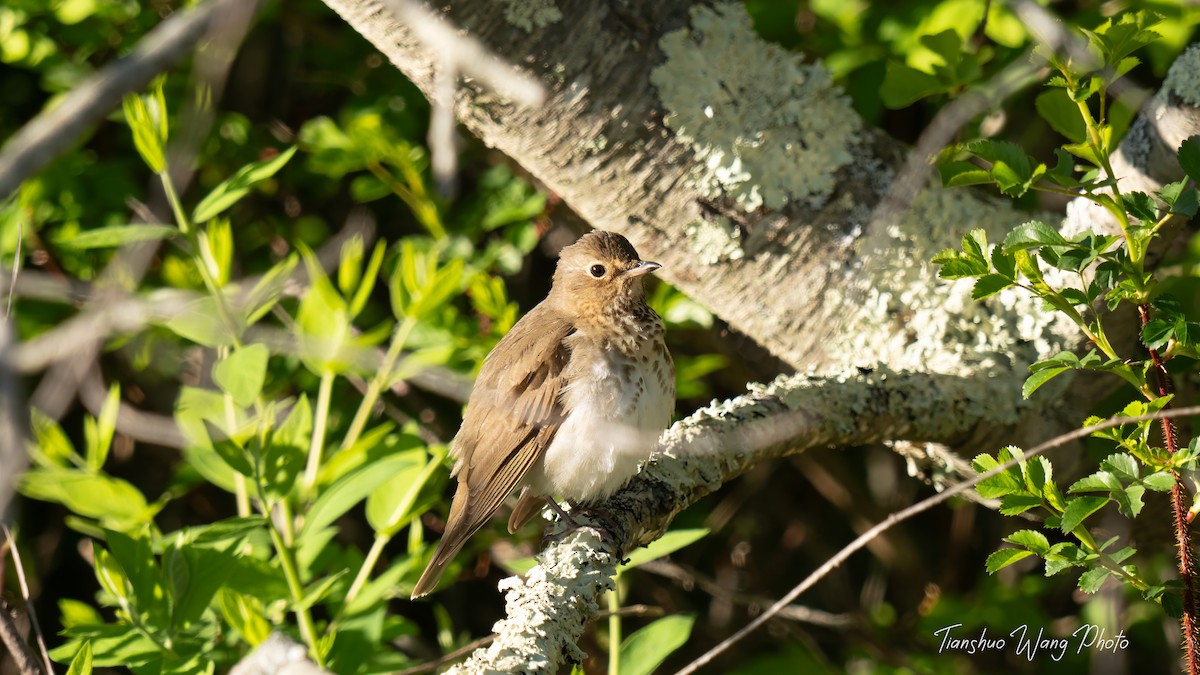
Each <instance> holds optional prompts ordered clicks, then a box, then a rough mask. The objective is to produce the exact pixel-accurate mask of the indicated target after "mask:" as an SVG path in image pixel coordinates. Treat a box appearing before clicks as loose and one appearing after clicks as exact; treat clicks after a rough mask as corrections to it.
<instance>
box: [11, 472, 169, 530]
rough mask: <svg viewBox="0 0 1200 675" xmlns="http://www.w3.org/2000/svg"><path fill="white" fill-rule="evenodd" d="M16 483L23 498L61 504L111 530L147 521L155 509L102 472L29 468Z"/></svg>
mask: <svg viewBox="0 0 1200 675" xmlns="http://www.w3.org/2000/svg"><path fill="white" fill-rule="evenodd" d="M19 486H20V490H21V493H22V494H24V495H25V496H27V497H31V498H33V499H40V500H42V501H47V502H56V503H59V504H62V505H64V506H66V507H67V508H68V509H70V510H71V511H73V512H74V513H77V514H79V515H81V516H84V517H86V518H95V519H97V520H100V521H101V522H103V523H105V524H106V525H108V526H110V527H113V528H114V529H127V528H128V527H131V526H134V525H136V524H139V523H146V522H149V520H150V519H151V518H152V517H153V515H154V513H155V512H156V511H157V508H154V509H151V508H150V506H149V505H148V504H147V503H146V498H145V497H144V496H143V495H142V493H141V492H140V491H138V489H137V488H135V487H134V486H132V485H130V484H129V483H128V482H126V481H124V480H121V479H119V478H112V477H110V476H107V475H104V474H91V473H85V472H83V471H74V470H64V469H51V470H33V471H27V472H25V473H24V474H23V475H22V476H21V478H20V483H19Z"/></svg>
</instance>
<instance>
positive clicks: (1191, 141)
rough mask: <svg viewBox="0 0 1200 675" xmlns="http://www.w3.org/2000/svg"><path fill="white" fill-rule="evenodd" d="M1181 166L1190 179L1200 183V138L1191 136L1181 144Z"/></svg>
mask: <svg viewBox="0 0 1200 675" xmlns="http://www.w3.org/2000/svg"><path fill="white" fill-rule="evenodd" d="M1179 166H1181V167H1183V171H1184V173H1186V174H1187V176H1188V178H1191V179H1192V181H1193V182H1196V183H1200V136H1189V137H1188V138H1186V139H1184V141H1183V143H1182V144H1180V146H1179Z"/></svg>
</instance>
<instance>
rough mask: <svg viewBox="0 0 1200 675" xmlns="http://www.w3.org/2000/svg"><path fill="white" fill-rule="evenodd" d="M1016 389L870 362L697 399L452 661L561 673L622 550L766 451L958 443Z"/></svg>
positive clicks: (488, 668) (575, 656)
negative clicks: (724, 397)
mask: <svg viewBox="0 0 1200 675" xmlns="http://www.w3.org/2000/svg"><path fill="white" fill-rule="evenodd" d="M1017 401H1020V396H1019V393H1018V392H1014V391H1011V390H1009V389H1008V385H1007V384H1005V383H1004V381H1002V380H988V379H980V380H972V379H962V378H952V377H947V376H936V375H928V374H903V373H891V372H886V371H873V372H865V373H860V372H856V373H855V374H853V375H850V376H847V377H812V376H799V375H798V376H790V377H784V378H780V379H778V380H776V381H775V382H774V383H772V384H770V385H767V386H757V387H755V388H754V389H753V390H752V391H751V392H750V393H748V394H746V395H744V396H741V397H738V398H736V399H733V400H730V401H726V402H723V403H719V404H714V405H713V406H710V407H708V408H704V409H701V410H699V411H697V412H696V413H694V414H693V415H692V416H690V417H688V418H687V419H685V420H683V421H681V422H679V423H677V424H675V425H674V426H673V427H672V428H671V429H669V430H668V431H667V432H666V434H665V435H664V436H663V439H662V443H661V452H660V453H659V454H656V455H655V457H654V458H653V459H651V461H650V462H648V463H647V464H646V465H645V466H644V467H643V469H642V471H641V472H640V473H639V474H638V475H637V477H635V478H634V480H633V481H632V482H631V483H630V484H629V485H628V486H627V487H626V488H625V489H624V490H622V491H620V492H618V493H617V494H616V495H614V496H613V497H612V498H611V499H609V500H608V501H607V502H605V503H603V504H600V505H597V506H594V507H591V508H585V509H583V511H582V517H581V519H582V520H584V521H585V522H590V523H592V524H594V525H595V527H594V528H584V529H581V530H578V531H575V532H573V533H571V534H570V535H568V536H566V537H564V538H563V539H561V540H560V541H558V542H556V543H552V544H551V545H549V546H548V547H547V549H546V550H545V551H544V552H543V553H542V555H541V556H540V557H539V564H538V565H537V566H536V567H534V568H533V569H532V570H531V571H530V572H529V573H528V574H527V575H526V576H525V577H524V578H521V577H511V578H508V579H505V580H504V581H502V582H501V584H500V588H501V590H503V591H506V596H505V598H506V612H505V613H506V618H505V619H503V620H501V621H500V622H498V623H497V624H496V626H495V628H494V630H495V631H496V634H497V635H496V639H495V641H494V642H493V643H492V644H491V645H489V646H488V647H486V648H482V649H480V650H478V651H476V652H475V654H474V655H473V656H472V657H471V659H470V660H468V661H467V662H466V663H464V664H461V665H460V666H458V668H457V669H456V671H454V672H463V673H482V672H495V671H503V672H548V673H553V672H557V671H558V668H559V666H560V665H562V664H563V663H564V662H567V661H578V660H580V659H581V658H582V657H583V656H584V655H583V654H582V653H581V652H580V650H579V647H578V646H577V642H578V639H579V637H580V635H581V634H582V633H583V629H584V627H585V626H586V624H587V622H588V620H589V619H590V618H591V617H593V616H595V614H596V613H597V612H598V611H599V609H600V606H601V603H600V600H601V595H602V594H603V593H604V591H605V590H607V589H609V588H612V579H613V575H614V573H615V572H616V567H617V565H618V564H619V562H620V561H621V559H622V557H623V556H624V555H625V554H626V553H628V552H629V551H631V550H632V549H634V548H636V547H638V546H643V545H645V544H648V543H650V542H651V541H653V540H654V539H656V538H657V537H658V536H660V535H661V534H662V533H663V532H664V531H666V529H667V527H668V526H669V525H670V522H671V520H672V519H673V518H674V516H675V514H677V513H679V512H680V511H682V510H683V509H685V508H687V507H688V506H689V505H691V504H692V503H694V502H695V501H696V500H698V499H700V498H701V497H703V496H704V495H706V494H709V493H710V492H712V491H713V490H716V489H717V488H718V487H720V486H721V485H722V484H723V483H725V482H726V481H729V480H731V479H733V478H735V477H736V476H738V475H740V474H742V473H743V472H745V471H746V470H748V469H749V468H750V467H752V466H754V465H755V464H757V463H759V462H763V461H767V460H769V459H773V458H776V457H780V456H783V455H787V454H794V453H798V452H802V451H804V450H808V449H812V448H821V447H826V446H847V445H858V444H866V443H873V442H877V441H879V440H881V439H884V438H905V439H911V440H924V441H938V442H945V443H952V444H960V443H962V442H964V441H965V439H967V438H970V436H971V434H972V432H973V430H974V428H975V426H976V425H977V424H979V423H980V422H984V421H990V420H993V419H997V418H1007V419H1009V420H1016V419H1017V418H1018V417H1019V416H1020V414H1021V410H1020V409H1019V405H1018V404H1017V403H1015V402H1017ZM997 406H1000V408H997ZM988 449H989V450H990V449H992V448H988Z"/></svg>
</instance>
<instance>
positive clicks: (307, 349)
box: [296, 248, 350, 374]
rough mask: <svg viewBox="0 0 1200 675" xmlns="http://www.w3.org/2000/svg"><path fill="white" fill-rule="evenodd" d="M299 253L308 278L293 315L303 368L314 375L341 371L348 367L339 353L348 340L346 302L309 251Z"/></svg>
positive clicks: (304, 249) (346, 361)
mask: <svg viewBox="0 0 1200 675" xmlns="http://www.w3.org/2000/svg"><path fill="white" fill-rule="evenodd" d="M300 252H301V254H302V255H303V257H304V263H305V266H306V267H307V268H308V276H309V288H308V292H307V293H305V294H304V299H303V300H301V301H300V309H299V310H298V311H297V313H296V329H297V330H298V331H299V333H300V350H301V352H300V353H301V355H302V356H301V358H302V360H303V361H304V365H305V367H307V368H308V369H309V370H311V371H312V372H314V373H316V374H321V373H323V372H325V371H326V370H332V371H334V372H338V371H341V370H344V369H346V368H347V367H348V366H349V360H348V357H347V356H346V355H345V354H343V351H344V347H345V345H346V341H347V340H348V339H349V338H350V318H349V315H348V314H347V311H346V301H345V300H343V299H342V296H341V295H339V294H338V292H337V290H336V289H335V288H334V287H333V284H332V283H331V282H330V281H329V277H328V276H326V275H325V271H324V270H322V269H321V264H320V263H319V262H318V261H317V258H316V256H314V255H313V253H312V251H310V250H309V249H307V248H301V249H300Z"/></svg>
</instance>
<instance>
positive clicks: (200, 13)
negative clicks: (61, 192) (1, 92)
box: [0, 0, 241, 198]
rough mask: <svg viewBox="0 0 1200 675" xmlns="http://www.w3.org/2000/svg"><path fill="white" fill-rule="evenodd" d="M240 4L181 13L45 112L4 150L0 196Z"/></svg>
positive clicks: (213, 2) (215, 1) (226, 0)
mask: <svg viewBox="0 0 1200 675" xmlns="http://www.w3.org/2000/svg"><path fill="white" fill-rule="evenodd" d="M239 4H241V0H209V2H206V3H204V4H202V5H200V6H199V7H196V8H194V9H190V10H185V11H180V12H178V13H176V14H174V15H173V16H171V17H170V18H168V19H167V20H165V21H163V22H162V23H161V24H159V25H158V26H156V27H155V28H154V30H152V31H151V32H150V33H149V34H148V35H146V37H144V38H143V39H142V40H141V42H139V43H138V46H137V48H136V49H134V50H133V52H131V53H130V54H129V55H128V56H126V57H124V58H122V59H120V60H118V61H116V62H115V63H112V64H110V65H108V66H105V67H104V68H102V69H101V70H100V71H99V72H97V73H95V74H93V75H92V76H91V77H89V78H88V79H87V80H85V81H84V82H83V83H82V84H80V85H79V86H77V87H75V88H74V89H72V90H71V93H70V94H68V95H67V96H66V98H64V99H63V100H62V101H61V102H59V103H58V104H57V105H55V106H54V107H53V108H50V109H49V110H45V111H43V112H42V113H41V114H40V115H38V116H37V117H35V118H34V119H33V120H32V121H30V122H29V123H28V124H26V125H25V126H23V127H21V129H20V130H19V131H17V133H15V134H13V136H12V137H11V138H10V139H9V140H8V142H7V143H5V144H4V147H3V148H0V198H3V197H6V196H8V195H9V194H10V193H12V192H13V191H14V190H16V189H17V187H18V186H19V185H20V184H21V182H22V181H24V180H26V179H28V178H29V177H31V176H33V175H34V174H36V173H37V172H38V171H40V170H41V169H42V167H44V166H45V165H46V164H47V163H49V162H50V161H51V160H53V159H54V158H55V157H57V156H58V155H59V154H60V153H62V152H63V151H65V150H67V149H68V148H70V147H71V146H72V145H74V144H75V142H76V141H77V140H78V139H79V137H80V136H82V135H83V134H84V133H86V131H87V130H88V129H89V128H90V127H91V126H92V125H94V124H96V123H97V122H99V121H100V120H102V119H104V117H105V115H108V113H110V112H112V111H113V110H115V109H116V108H117V107H118V106H120V105H121V99H122V98H123V97H124V96H125V95H126V94H128V93H129V92H132V91H138V90H140V89H142V88H143V87H145V86H146V85H147V84H149V83H150V81H151V80H153V79H154V77H155V76H156V75H158V74H159V73H161V72H163V71H165V70H167V69H168V68H170V67H171V66H172V65H174V64H175V62H177V61H178V60H179V59H181V58H183V57H184V56H185V55H186V54H187V53H188V52H189V51H191V49H192V47H193V46H194V45H195V44H196V42H198V41H199V40H200V38H201V37H202V36H203V35H204V31H205V29H206V28H207V27H208V24H209V22H210V21H211V20H212V19H213V17H214V16H216V15H217V14H218V13H221V12H227V11H234V8H235V7H236V6H237V5H239Z"/></svg>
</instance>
